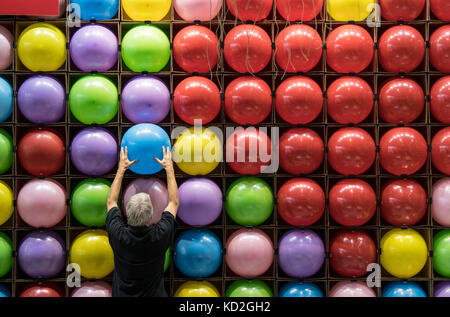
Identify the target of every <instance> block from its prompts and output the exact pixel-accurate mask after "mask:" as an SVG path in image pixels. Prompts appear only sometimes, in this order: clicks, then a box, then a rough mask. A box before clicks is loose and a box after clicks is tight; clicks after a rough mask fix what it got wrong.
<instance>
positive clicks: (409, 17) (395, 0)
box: [379, 0, 425, 21]
mask: <svg viewBox="0 0 450 317" xmlns="http://www.w3.org/2000/svg"><path fill="white" fill-rule="evenodd" d="M379 4H380V8H381V16H382V17H383V19H385V20H388V21H413V20H415V19H416V18H417V17H418V16H419V14H420V13H421V12H422V11H423V8H424V7H425V0H379Z"/></svg>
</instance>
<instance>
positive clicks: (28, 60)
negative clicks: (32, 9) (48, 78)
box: [17, 23, 66, 72]
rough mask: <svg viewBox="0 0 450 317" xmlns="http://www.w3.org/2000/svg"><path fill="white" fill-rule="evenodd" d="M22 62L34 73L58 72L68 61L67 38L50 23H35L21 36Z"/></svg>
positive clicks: (18, 46) (19, 48)
mask: <svg viewBox="0 0 450 317" xmlns="http://www.w3.org/2000/svg"><path fill="white" fill-rule="evenodd" d="M17 52H18V55H19V58H20V61H21V62H22V63H23V64H24V65H25V67H27V68H28V69H30V70H32V71H33V72H37V71H54V70H58V69H59V68H60V67H61V66H62V65H63V64H64V62H65V61H66V37H65V35H64V33H63V32H61V30H60V29H58V28H57V27H56V26H54V25H51V24H49V23H35V24H32V25H30V26H29V27H27V28H26V29H25V30H23V31H22V33H21V34H20V36H19V40H18V45H17Z"/></svg>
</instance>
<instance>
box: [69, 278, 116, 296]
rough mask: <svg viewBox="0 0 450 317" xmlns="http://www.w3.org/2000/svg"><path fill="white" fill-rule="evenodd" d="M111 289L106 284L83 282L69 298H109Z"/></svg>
mask: <svg viewBox="0 0 450 317" xmlns="http://www.w3.org/2000/svg"><path fill="white" fill-rule="evenodd" d="M111 294H112V288H111V285H109V284H108V283H106V282H103V281H95V282H84V283H82V284H81V285H80V287H79V288H77V289H76V290H74V291H73V293H72V295H71V296H70V297H111Z"/></svg>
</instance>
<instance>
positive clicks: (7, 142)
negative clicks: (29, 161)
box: [0, 128, 14, 174]
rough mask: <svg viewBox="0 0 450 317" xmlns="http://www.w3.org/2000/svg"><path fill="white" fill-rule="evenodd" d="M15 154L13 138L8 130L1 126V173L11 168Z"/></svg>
mask: <svg viewBox="0 0 450 317" xmlns="http://www.w3.org/2000/svg"><path fill="white" fill-rule="evenodd" d="M13 156H14V154H13V139H12V137H11V135H10V134H9V133H8V132H7V131H5V130H3V129H2V128H0V174H3V173H5V172H7V171H8V170H9V169H10V168H11V166H12V161H13Z"/></svg>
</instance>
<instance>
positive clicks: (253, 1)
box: [227, 0, 273, 21]
mask: <svg viewBox="0 0 450 317" xmlns="http://www.w3.org/2000/svg"><path fill="white" fill-rule="evenodd" d="M272 5H273V0H227V7H228V10H230V12H231V14H232V15H233V16H235V17H236V18H238V19H239V20H241V21H261V20H264V19H265V18H267V16H268V15H269V13H271V12H272Z"/></svg>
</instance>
